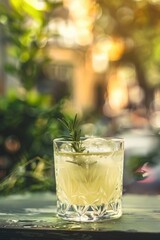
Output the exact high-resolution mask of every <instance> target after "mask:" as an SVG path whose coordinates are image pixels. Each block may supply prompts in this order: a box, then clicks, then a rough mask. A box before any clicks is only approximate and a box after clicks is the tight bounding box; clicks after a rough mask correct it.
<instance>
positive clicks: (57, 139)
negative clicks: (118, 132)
mask: <svg viewBox="0 0 160 240" xmlns="http://www.w3.org/2000/svg"><path fill="white" fill-rule="evenodd" d="M89 138H96V139H97V138H100V139H105V140H111V141H113V142H124V138H122V137H99V136H86V137H81V138H80V141H83V140H86V139H89ZM63 142H65V143H66V142H68V143H72V142H79V141H72V140H65V139H64V138H63V137H59V138H54V139H53V143H63Z"/></svg>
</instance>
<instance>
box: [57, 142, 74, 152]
mask: <svg viewBox="0 0 160 240" xmlns="http://www.w3.org/2000/svg"><path fill="white" fill-rule="evenodd" d="M60 151H61V152H73V149H72V146H71V144H70V143H63V144H62V145H61V146H60Z"/></svg>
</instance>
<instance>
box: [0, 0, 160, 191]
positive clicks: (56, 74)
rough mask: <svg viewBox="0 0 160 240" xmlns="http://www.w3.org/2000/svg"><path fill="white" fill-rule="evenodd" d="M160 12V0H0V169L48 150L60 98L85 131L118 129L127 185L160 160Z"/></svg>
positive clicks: (158, 176)
mask: <svg viewBox="0 0 160 240" xmlns="http://www.w3.org/2000/svg"><path fill="white" fill-rule="evenodd" d="M159 16H160V1H159V0H131V1H125V0H112V1H107V0H63V1H58V0H33V1H29V0H7V1H5V0H1V1H0V95H1V103H0V117H1V120H0V121H1V127H0V128H1V132H0V146H1V147H0V150H1V152H0V155H1V157H0V168H1V171H0V178H4V176H6V175H7V174H8V172H7V171H10V169H11V168H12V167H13V166H14V165H15V164H16V163H18V162H20V161H21V159H22V157H23V158H24V156H25V158H26V159H30V158H33V157H35V156H37V155H38V156H39V155H40V156H43V157H44V156H45V157H44V158H46V155H47V156H49V158H51V150H50V149H51V144H50V141H51V139H52V138H54V136H56V134H58V133H59V132H60V131H61V129H59V128H60V127H59V125H58V124H57V123H56V119H57V117H58V116H59V112H58V110H57V105H59V104H60V103H61V102H62V101H63V107H62V109H61V112H62V113H63V114H66V115H69V116H71V115H73V114H74V113H76V112H78V113H79V116H81V118H82V119H83V121H84V123H85V124H84V130H85V131H86V133H87V134H99V135H101V136H110V135H118V136H123V137H125V141H126V168H127V173H126V179H125V181H126V186H127V185H129V184H130V183H132V182H135V178H133V176H132V174H133V172H135V171H136V170H137V169H138V167H139V166H143V165H144V164H145V169H146V163H147V164H149V168H147V170H144V172H145V171H148V169H150V167H151V168H152V167H153V166H155V165H156V166H157V165H159V129H160V77H159V76H160V31H159V26H160V18H159ZM44 106H45V107H44ZM26 108H28V110H27V111H26ZM37 109H38V112H37ZM44 109H45V110H44ZM50 109H55V110H54V111H52V112H54V114H53V115H54V116H52V115H51V113H50V112H51V110H50ZM43 111H45V114H46V115H45V117H44V112H43ZM42 112H43V114H41V113H42ZM42 115H43V117H42ZM51 117H53V118H52V120H53V119H55V121H53V122H52V123H51V122H49V123H48V128H46V123H47V121H48V118H51ZM26 118H27V119H29V120H28V121H25V120H26ZM29 123H30V125H29ZM39 123H42V125H41V124H39ZM38 124H39V125H38ZM35 126H37V128H35ZM39 126H43V127H44V128H43V131H42V130H40V128H39ZM22 127H25V128H26V129H27V130H26V133H25V131H24V132H23V131H22ZM20 129H21V130H20ZM33 129H34V130H33ZM37 129H38V130H37ZM55 129H56V130H55ZM36 130H37V132H38V133H37V132H36ZM42 132H43V133H45V137H46V138H45V139H43V141H42V140H41V141H40V139H38V137H39V136H41V134H42ZM22 133H23V136H22ZM29 133H30V134H29ZM46 133H47V134H48V135H47V134H46ZM25 134H26V135H25ZM27 134H28V135H27ZM31 138H32V140H33V138H34V139H35V141H36V144H35V141H34V143H33V142H32V141H31V140H30V139H31ZM29 142H30V144H31V143H32V147H31V145H30V144H29ZM41 142H44V143H45V144H44V145H43V147H44V150H43V151H42V152H41V151H40V149H41V150H42V146H41V144H42V143H41ZM38 144H39V145H38ZM28 149H30V153H31V154H29V155H28V153H27V152H28ZM31 149H32V151H31ZM35 149H36V150H35ZM45 151H46V154H44V152H45ZM11 159H12V160H11ZM13 159H14V160H13ZM11 162H12V163H11ZM36 166H37V165H36ZM147 166H148V165H147ZM7 169H9V170H7ZM156 169H157V168H156ZM36 171H37V170H36ZM148 174H149V173H148ZM159 181H160V173H159V172H158V171H157V170H156V180H155V182H156V184H158V183H159ZM155 182H154V183H155ZM154 183H153V184H154ZM151 184H152V182H151ZM130 186H131V185H130ZM154 187H155V185H154ZM152 189H153V188H152ZM158 189H159V185H158ZM156 191H158V190H157V185H156Z"/></svg>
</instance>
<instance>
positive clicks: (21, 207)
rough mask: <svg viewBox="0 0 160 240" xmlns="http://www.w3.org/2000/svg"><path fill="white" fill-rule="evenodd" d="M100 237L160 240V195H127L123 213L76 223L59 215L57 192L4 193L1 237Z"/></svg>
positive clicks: (0, 209) (17, 239)
mask: <svg viewBox="0 0 160 240" xmlns="http://www.w3.org/2000/svg"><path fill="white" fill-rule="evenodd" d="M107 237H108V238H107ZM98 238H99V239H101V240H103V239H105V240H106V239H109V240H120V239H121V240H122V239H123V240H124V239H129V240H132V239H134V240H135V239H136V240H138V239H145V240H146V239H152V240H153V239H158V240H159V239H160V195H156V196H147V195H124V196H123V215H122V217H121V218H120V219H118V220H112V221H105V222H101V223H75V222H68V221H65V220H61V219H59V218H58V217H57V216H56V197H55V195H54V194H53V193H34V194H33V193H25V194H23V195H12V196H7V197H2V196H1V197H0V239H1V240H5V239H7V240H9V239H12V240H22V239H23V240H27V239H35V240H36V239H43V240H48V239H52V240H54V239H55V240H60V239H65V240H66V239H69V240H72V239H77V240H78V239H83V240H94V239H96V240H97V239H98Z"/></svg>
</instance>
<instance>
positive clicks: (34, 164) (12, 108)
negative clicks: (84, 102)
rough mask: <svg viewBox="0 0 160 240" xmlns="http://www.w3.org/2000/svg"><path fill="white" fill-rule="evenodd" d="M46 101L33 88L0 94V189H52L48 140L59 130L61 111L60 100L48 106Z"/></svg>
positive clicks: (50, 143) (9, 190)
mask: <svg viewBox="0 0 160 240" xmlns="http://www.w3.org/2000/svg"><path fill="white" fill-rule="evenodd" d="M48 101H49V98H48V97H46V96H41V95H39V94H37V95H36V93H35V92H29V93H28V94H26V96H23V98H20V97H19V98H18V97H16V96H15V95H14V94H11V95H10V96H7V97H6V96H5V97H1V98H0V119H1V124H0V157H1V158H4V159H7V160H6V170H7V175H8V177H7V180H5V181H4V183H2V184H1V187H0V192H1V191H2V192H3V193H8V192H10V193H11V192H14V191H17V190H18V191H22V190H26V189H27V190H32V189H34V190H36V189H37V190H40V189H41V190H46V188H47V189H48V190H49V189H52V190H54V187H53V186H54V173H53V146H52V143H53V139H54V138H55V137H57V136H59V135H60V134H61V132H62V129H61V126H60V124H59V122H58V121H57V118H60V117H61V116H62V114H61V104H58V105H55V106H53V107H48ZM51 173H52V174H51ZM51 176H52V177H53V178H52V179H51ZM51 183H52V184H51ZM13 186H14V188H13Z"/></svg>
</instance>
